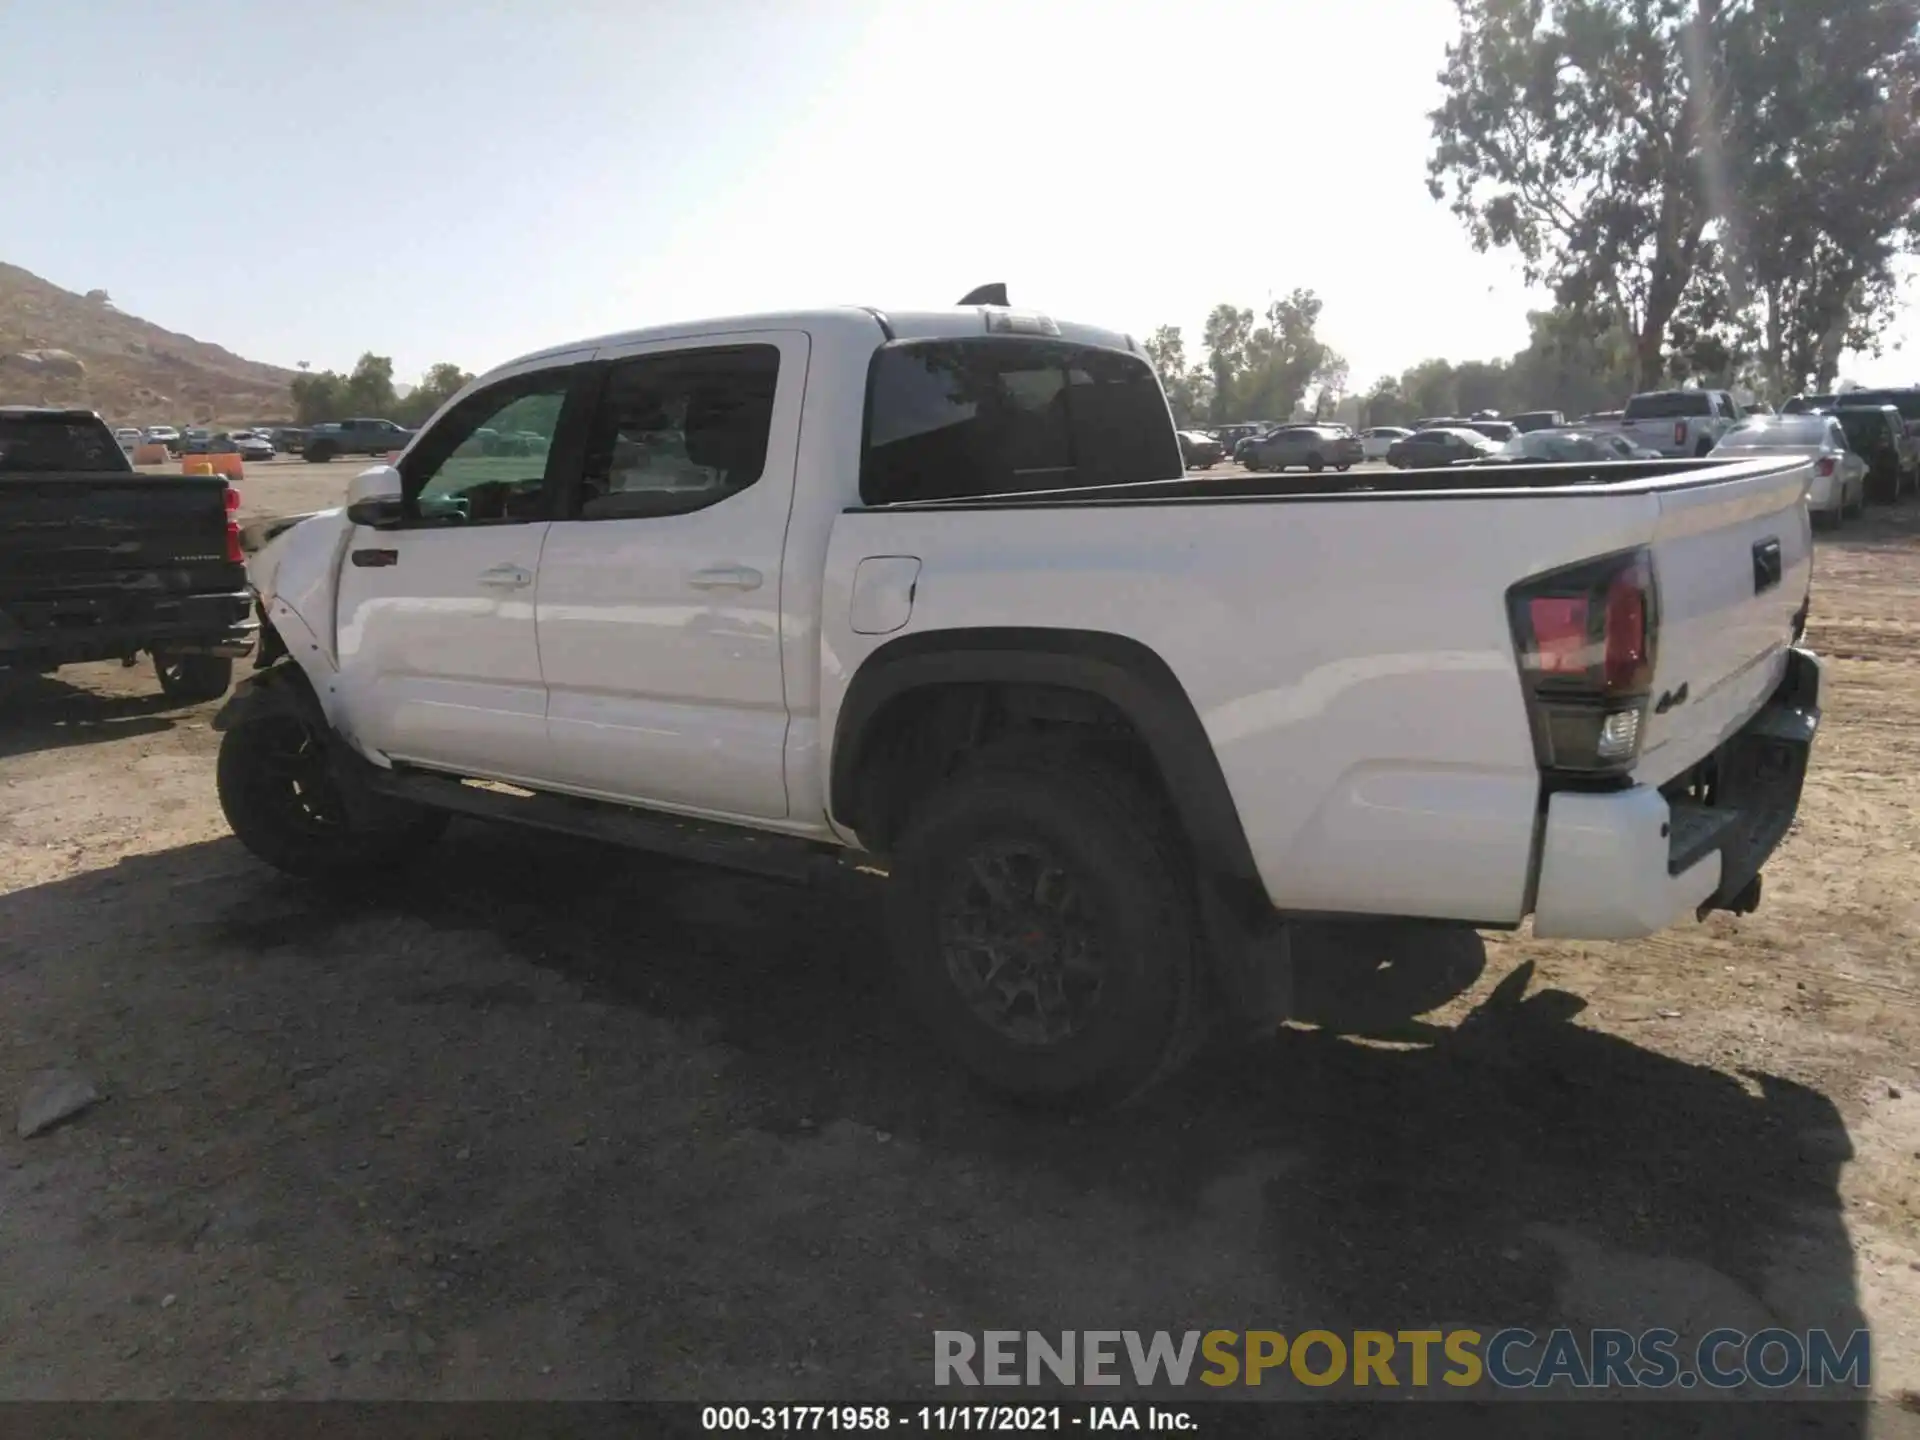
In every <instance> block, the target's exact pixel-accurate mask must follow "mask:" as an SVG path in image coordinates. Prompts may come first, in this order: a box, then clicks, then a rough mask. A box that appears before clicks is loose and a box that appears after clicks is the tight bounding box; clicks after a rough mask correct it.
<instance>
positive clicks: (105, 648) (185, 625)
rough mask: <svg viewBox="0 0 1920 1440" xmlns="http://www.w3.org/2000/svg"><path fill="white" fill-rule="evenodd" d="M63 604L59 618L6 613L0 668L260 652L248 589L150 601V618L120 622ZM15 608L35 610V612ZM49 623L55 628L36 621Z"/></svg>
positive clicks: (0, 621)
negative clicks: (165, 654) (148, 655)
mask: <svg viewBox="0 0 1920 1440" xmlns="http://www.w3.org/2000/svg"><path fill="white" fill-rule="evenodd" d="M49 603H53V602H49ZM58 603H59V607H60V610H61V613H60V615H59V616H57V617H47V616H39V615H36V614H33V613H23V614H20V615H9V614H8V613H7V612H6V611H4V610H0V669H19V670H35V669H40V670H44V669H50V668H52V667H53V666H55V665H78V664H81V663H83V662H86V661H89V660H117V659H120V658H122V657H123V656H127V655H132V654H134V653H135V652H136V651H141V650H153V649H155V648H160V649H165V650H170V651H172V652H174V653H175V654H180V655H226V656H232V657H234V658H238V657H240V656H242V655H246V654H248V653H249V652H250V651H251V650H252V649H253V644H254V641H255V640H256V639H257V638H258V637H259V634H260V621H259V619H258V618H257V617H256V616H255V614H254V607H253V595H252V592H250V591H247V590H236V591H233V592H231V593H228V592H219V593H214V594H199V595H178V596H169V597H166V598H164V599H160V598H156V599H154V600H152V601H150V602H143V604H144V605H145V608H146V611H147V613H145V614H140V615H134V616H124V615H123V616H120V617H111V616H108V615H104V614H102V615H94V616H89V615H88V614H86V613H84V611H83V610H79V609H76V608H75V604H76V602H58ZM15 608H18V609H20V610H22V611H29V612H30V611H32V610H33V609H34V608H35V607H34V606H33V605H32V604H31V603H27V604H23V605H21V606H18V607H15ZM49 619H51V620H52V621H53V622H54V623H45V624H37V623H34V622H35V621H36V620H49ZM23 622H24V623H23Z"/></svg>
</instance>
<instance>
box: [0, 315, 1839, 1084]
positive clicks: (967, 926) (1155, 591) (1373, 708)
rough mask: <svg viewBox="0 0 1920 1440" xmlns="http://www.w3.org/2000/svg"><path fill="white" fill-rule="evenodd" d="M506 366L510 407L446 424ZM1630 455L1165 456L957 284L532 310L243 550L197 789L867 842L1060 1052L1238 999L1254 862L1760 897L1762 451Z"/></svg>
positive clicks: (979, 987) (1146, 1038)
mask: <svg viewBox="0 0 1920 1440" xmlns="http://www.w3.org/2000/svg"><path fill="white" fill-rule="evenodd" d="M1062 394H1065V395H1067V396H1068V397H1069V399H1070V401H1071V403H1068V404H1058V403H1055V400H1056V398H1057V397H1059V396H1060V395H1062ZM982 395H990V396H993V397H995V403H994V404H992V405H984V404H981V403H979V398H978V397H980V396H982ZM529 412H537V413H539V414H542V415H553V414H556V413H557V414H559V415H560V416H562V417H563V418H562V420H561V423H560V429H559V431H558V433H556V434H555V435H554V437H553V441H552V444H551V447H550V449H549V450H548V451H547V453H546V454H543V455H541V456H538V457H529V459H528V463H526V464H524V465H519V466H515V465H511V464H506V463H502V462H501V461H500V460H497V459H489V458H486V457H478V456H473V455H471V453H470V451H469V448H468V446H467V442H468V440H469V439H470V438H471V437H472V435H473V434H474V433H475V432H476V431H477V430H478V429H479V428H481V427H483V426H484V427H488V428H493V429H496V430H499V431H501V432H503V433H507V432H519V431H523V430H527V429H530V428H536V427H534V426H532V425H530V424H529V423H528V416H529ZM1403 443H1404V442H1403ZM629 454H631V455H632V457H633V458H631V459H630V460H629V459H623V458H622V457H623V455H629ZM640 454H645V455H647V456H650V457H652V459H650V460H649V461H648V462H647V463H645V464H642V463H640V459H639V458H638V457H639V455H640ZM1626 468H1629V469H1633V470H1635V472H1636V473H1634V474H1633V475H1632V476H1631V478H1628V479H1624V480H1622V481H1620V482H1618V483H1606V482H1600V483H1595V481H1594V479H1593V477H1592V475H1591V473H1590V472H1586V471H1583V470H1581V469H1580V468H1579V467H1575V468H1573V469H1572V470H1570V471H1562V470H1560V469H1558V468H1556V467H1549V466H1540V467H1528V466H1524V465H1516V466H1511V467H1507V468H1506V469H1505V470H1503V471H1502V472H1501V473H1499V474H1498V475H1494V474H1492V473H1491V472H1489V471H1486V470H1480V469H1475V468H1466V469H1461V470H1458V471H1451V472H1440V473H1436V474H1433V475H1430V476H1418V477H1393V476H1381V475H1369V476H1366V477H1353V476H1337V475H1324V476H1320V477H1312V478H1308V477H1284V478H1274V479H1271V480H1262V479H1260V478H1258V477H1255V478H1253V479H1251V480H1249V479H1247V478H1243V477H1234V478H1232V479H1219V478H1215V477H1210V476H1209V477H1202V476H1193V475H1188V474H1186V473H1185V472H1184V470H1183V467H1182V464H1181V456H1180V449H1179V445H1178V443H1177V441H1176V439H1175V435H1174V429H1173V425H1172V423H1171V421H1170V419H1169V416H1168V413H1167V406H1166V401H1165V399H1164V397H1163V395H1162V393H1161V390H1160V387H1159V384H1158V382H1157V380H1156V379H1155V376H1154V373H1153V371H1152V369H1151V367H1150V366H1148V365H1147V363H1146V362H1145V361H1144V360H1142V359H1141V358H1140V356H1139V355H1138V354H1136V353H1134V350H1133V347H1132V346H1131V345H1130V342H1129V341H1128V340H1127V339H1126V337H1125V336H1124V335H1121V334H1119V333H1117V332H1112V331H1108V330H1104V329H1098V328H1094V327H1090V326H1082V325H1075V324H1071V323H1068V322H1064V321H1055V320H1052V319H1049V318H1047V317H1041V316H1035V315H1033V314H1031V312H1010V311H1007V310H1006V309H1005V308H1004V307H999V306H992V305H988V306H980V305H972V306H966V307H961V308H958V309H954V310H949V311H934V312H923V313H901V312H899V311H889V312H886V313H882V312H879V311H870V310H861V309H852V308H849V309H842V310H831V311H813V312H803V313H787V314H782V315H774V316H767V317H764V318H763V319H757V320H756V319H744V320H743V319H739V318H734V319H731V320H726V321H716V322H713V323H711V324H709V325H702V324H700V323H692V324H685V323H683V324H677V325H674V326H671V327H663V328H661V329H657V330H649V331H639V332H635V333H631V334H627V335H617V336H611V337H602V338H600V339H597V340H588V341H583V342H581V343H579V344H577V345H572V346H564V347H560V348H556V349H550V350H544V351H541V352H538V353H536V354H533V355H529V356H527V357H525V358H523V359H521V360H518V361H514V362H512V363H510V364H508V365H506V366H503V367H501V368H500V369H498V370H496V371H494V372H493V373H491V374H489V375H487V376H485V377H483V378H481V379H479V380H477V381H475V382H474V383H473V384H471V385H470V386H469V387H468V388H467V389H466V390H465V391H464V392H463V393H462V394H461V395H460V396H458V397H456V399H455V400H454V401H453V402H452V404H451V405H450V406H449V407H448V408H447V409H445V410H444V411H442V412H441V414H440V415H439V416H438V418H437V419H436V420H435V421H434V422H433V424H432V425H431V426H430V427H429V428H428V429H427V430H426V431H425V432H424V433H423V434H421V435H420V437H419V438H418V439H417V440H416V441H415V443H414V444H413V445H412V446H411V447H409V449H408V450H407V452H406V453H405V454H404V455H402V456H401V457H400V458H399V460H398V462H397V464H393V465H376V466H373V467H370V468H368V469H367V470H365V471H364V472H363V473H361V474H359V475H357V476H355V477H354V478H353V480H352V481H351V482H350V483H349V486H348V503H347V505H346V506H345V507H344V508H343V509H339V510H332V511H327V512H323V513H322V514H320V515H317V516H315V517H313V518H310V519H307V520H305V521H303V522H301V523H299V524H295V525H293V526H292V527H291V528H290V529H287V530H285V531H284V533H282V534H280V535H278V536H277V537H276V538H274V539H273V540H271V541H270V542H268V544H267V545H266V547H265V548H264V549H262V550H261V551H259V552H258V553H257V554H256V555H255V556H254V558H253V562H252V567H251V573H252V582H253V585H254V587H255V589H256V591H257V592H258V595H259V601H260V607H261V612H262V614H263V615H264V617H265V619H266V624H267V627H268V628H267V630H266V632H265V633H264V635H263V642H262V650H261V654H260V665H261V667H262V668H261V669H260V671H259V673H258V674H256V675H255V676H254V677H252V678H251V679H249V680H248V681H247V682H246V683H245V684H244V685H243V686H242V687H241V688H240V689H239V691H238V692H237V693H236V695H235V696H234V698H233V700H232V701H231V702H230V703H229V704H228V705H227V706H226V707H225V708H224V709H223V710H222V711H221V713H220V715H219V716H218V718H217V719H216V721H215V726H216V729H217V730H218V731H219V732H220V733H221V737H222V738H221V743H220V753H219V758H218V764H217V776H218V787H219V795H220V800H221V804H222V806H223V809H224V811H225V813H226V815H227V817H228V820H229V822H230V823H231V825H232V827H233V829H234V832H235V834H236V835H237V836H238V837H239V838H240V840H241V842H242V843H243V844H244V845H246V846H247V847H248V848H249V849H251V850H252V851H253V852H254V853H255V854H256V855H258V856H260V857H261V858H263V859H265V860H266V861H268V862H269V863H271V864H273V865H275V866H277V867H279V868H280V869H282V870H285V871H288V872H291V873H293V874H297V875H306V876H318V877H328V878H331V879H333V880H334V881H336V882H343V883H351V880H352V877H355V876H360V877H367V876H374V877H378V881H379V883H381V884H383V885H384V886H387V887H388V889H389V893H391V888H390V882H391V877H392V872H393V871H394V870H395V868H396V867H398V866H400V865H402V864H403V863H404V862H406V861H408V860H410V859H412V858H414V857H415V856H417V855H418V854H419V853H420V852H421V851H422V850H423V849H424V848H425V847H426V846H427V845H428V844H430V843H431V841H432V840H433V839H434V837H435V836H436V835H437V834H438V833H439V832H440V830H441V829H442V828H443V826H444V823H445V817H446V816H447V815H448V814H450V813H455V812H458V813H463V814H472V815H481V816H486V817H490V818H493V819H497V820H504V821H508V822H519V823H522V824H526V825H529V826H532V827H536V828H545V829H550V830H559V831H566V832H572V833H576V834H581V835H591V836H593V837H595V838H596V839H597V840H598V841H599V842H600V843H603V844H606V843H626V844H632V845H636V846H640V847H643V848H651V849H658V850H663V851H665V852H667V853H670V854H675V855H678V856H680V857H682V858H683V859H693V858H699V859H704V860H708V861H716V862H720V863H725V864H732V865H735V866H739V867H742V868H745V869H749V870H753V871H756V872H758V873H762V874H772V875H778V876H782V877H785V878H788V879H801V878H805V877H807V876H809V875H811V874H813V873H815V872H816V871H818V870H819V869H820V868H821V867H823V866H828V865H832V864H833V863H835V861H836V860H837V859H844V860H851V861H853V862H856V863H859V864H861V865H863V866H865V867H868V868H870V869H874V870H881V871H884V872H885V875H886V879H885V890H884V905H885V916H886V925H887V932H888V935H889V949H890V951H891V954H892V958H893V963H894V966H895V968H896V972H897V975H898V977H899V980H900V983H901V984H902V986H903V988H904V990H905V992H906V994H907V995H908V996H909V998H910V999H911V1000H912V1002H913V1004H914V1006H915V1008H916V1009H917V1010H918V1011H919V1013H920V1014H921V1016H922V1017H923V1019H924V1020H925V1022H926V1024H927V1025H928V1026H929V1027H930V1028H931V1029H932V1031H933V1032H934V1033H935V1034H936V1035H937V1036H938V1037H939V1038H940V1039H941V1040H942V1041H943V1042H944V1044H945V1045H946V1047H947V1048H948V1049H949V1050H950V1051H951V1052H952V1053H953V1054H954V1055H956V1056H957V1057H958V1058H959V1059H960V1060H961V1061H962V1063H964V1064H965V1065H966V1066H967V1067H968V1068H970V1069H971V1070H972V1071H973V1072H974V1073H975V1074H976V1075H978V1076H980V1077H981V1078H982V1079H984V1080H985V1081H987V1082H988V1083H989V1084H991V1085H993V1086H995V1087H997V1088H1000V1089H1002V1090H1005V1091H1008V1092H1011V1093H1014V1094H1016V1095H1020V1096H1024V1097H1029V1098H1044V1099H1046V1100H1048V1101H1050V1102H1055V1103H1074V1104H1098V1103H1105V1102H1109V1101H1113V1100H1116V1099H1119V1098H1122V1097H1126V1096H1129V1095H1132V1094H1135V1093H1138V1092H1139V1091H1140V1090H1142V1089H1144V1088H1145V1087H1147V1086H1148V1085H1150V1084H1151V1083H1153V1082H1155V1081H1156V1080H1159V1079H1161V1078H1164V1077H1165V1076H1166V1075H1167V1074H1169V1073H1171V1072H1172V1071H1173V1070H1175V1069H1177V1067H1178V1065H1179V1063H1180V1061H1181V1060H1182V1059H1183V1058H1184V1057H1185V1056H1186V1055H1187V1054H1189V1053H1191V1052H1192V1051H1193V1050H1195V1049H1196V1048H1197V1046H1198V1042H1199V1040H1200V1038H1201V1036H1202V1035H1203V1033H1204V1028H1205V1026H1206V1025H1207V1024H1208V1023H1209V1022H1210V1019H1211V1018H1212V1017H1216V1016H1225V1017H1228V1018H1229V1019H1230V1020H1231V1021H1232V1023H1234V1024H1235V1025H1241V1024H1245V1023H1247V1022H1249V1021H1252V1022H1256V1023H1259V1024H1261V1025H1271V1024H1272V1023H1273V1022H1274V1021H1275V1020H1276V1018H1277V1017H1279V1016H1282V1015H1284V1014H1285V1013H1286V1008H1287V997H1288V995H1289V994H1290V993H1291V988H1292V987H1291V983H1290V979H1289V976H1290V970H1289V965H1290V960H1289V958H1288V957H1289V952H1288V949H1287V945H1286V936H1287V934H1288V930H1287V925H1288V923H1289V922H1288V917H1289V916H1290V915H1292V914H1295V913H1298V912H1306V911H1311V912H1317V913H1321V914H1329V913H1331V914H1366V915H1375V916H1406V917H1427V918H1432V919H1436V920H1444V921H1447V922H1451V923H1457V924H1461V925H1482V926H1485V925H1494V926H1512V925H1515V924H1518V923H1520V922H1521V920H1522V919H1523V918H1524V917H1525V916H1526V915H1527V914H1529V913H1531V914H1532V916H1533V933H1535V934H1536V935H1539V936H1541V937H1556V936H1557V937H1569V936H1571V937H1586V938H1619V937H1627V936H1637V935H1643V934H1646V933H1649V932H1651V931H1655V930H1658V929H1661V928H1663V927H1665V926H1667V925H1670V924H1674V923H1678V922H1683V921H1687V920H1691V919H1692V918H1693V917H1694V916H1695V915H1696V914H1704V913H1706V912H1708V911H1712V910H1717V909H1721V910H1724V909H1731V910H1734V911H1739V912H1742V913H1744V912H1746V911H1749V910H1751V909H1753V908H1754V906H1756V905H1757V904H1758V903H1759V898H1760V886H1759V875H1760V871H1761V867H1762V866H1763V865H1764V864H1765V863H1766V861H1767V858H1768V856H1769V855H1770V854H1771V852H1772V851H1773V849H1774V847H1775V846H1776V845H1777V844H1778V843H1779V841H1780V839H1781V837H1782V836H1784V835H1785V833H1786V831H1787V828H1788V826H1789V824H1790V823H1791V821H1792V819H1793V816H1794V812H1795V809H1796V807H1797V805H1798V802H1799V795H1800V789H1801V781H1802V778H1803V776H1804V773H1805V766H1806V760H1807V756H1808V752H1809V748H1810V744H1811V738H1812V735H1813V733H1814V728H1815V725H1816V723H1817V717H1818V709H1819V690H1820V665H1819V662H1818V661H1817V660H1816V659H1815V658H1813V657H1812V656H1811V655H1810V654H1808V653H1807V652H1806V651H1804V650H1801V649H1798V648H1796V646H1795V641H1796V638H1797V636H1798V634H1799V630H1800V626H1801V623H1802V621H1803V618H1804V616H1805V614H1806V609H1807V603H1808V594H1809V585H1810V578H1811V574H1812V566H1811V546H1810V542H1809V534H1808V528H1807V520H1806V507H1805V503H1804V496H1805V489H1806V465H1805V464H1804V463H1803V462H1798V461H1795V460H1793V459H1792V458H1784V459H1783V458H1777V457H1776V458H1770V459H1763V460H1759V461H1756V462H1754V463H1750V464H1746V465H1732V466H1724V467H1715V468H1714V469H1713V473H1712V476H1711V480H1710V481H1705V480H1703V478H1702V474H1701V472H1700V470H1699V469H1698V468H1697V467H1693V466H1679V465H1665V464H1660V463H1654V464H1650V465H1648V466H1645V467H1626ZM1569 482H1572V483H1573V484H1574V485H1577V497H1576V494H1575V492H1574V491H1573V490H1571V489H1563V488H1562V487H1563V486H1567V485H1568V484H1569ZM1423 490H1431V491H1432V492H1434V493H1432V494H1430V495H1429V494H1422V493H1408V492H1418V491H1423ZM1516 490H1520V491H1524V492H1525V498H1524V499H1518V500H1516V499H1514V498H1512V497H1513V492H1514V491H1516ZM1335 494H1338V495H1340V496H1341V497H1342V503H1339V504H1326V503H1323V502H1324V500H1325V498H1326V497H1328V496H1331V495H1335ZM556 517H563V518H556ZM1383 571H1390V572H1391V583H1388V584H1383V581H1382V578H1381V577H1382V572H1383ZM0 573H5V572H4V571H0ZM1656 593H1657V595H1658V598H1659V603H1658V604H1657V605H1656V604H1655V603H1654V599H1655V595H1656ZM1409 596H1417V603H1408V601H1409ZM1309 607H1310V608H1311V612H1312V615H1313V617H1314V618H1313V621H1312V623H1311V624H1305V623H1302V624H1292V623H1262V621H1261V617H1274V616H1283V617H1284V616H1285V615H1287V614H1288V613H1290V612H1292V611H1295V610H1299V611H1303V612H1304V611H1305V610H1306V609H1307V608H1309ZM1221 616H1238V617H1241V618H1242V619H1243V620H1245V621H1246V623H1245V624H1241V625H1236V626H1232V627H1223V626H1221V625H1220V624H1219V623H1218V620H1219V618H1220V617H1221ZM1383 658H1384V659H1388V660H1390V661H1391V663H1390V664H1383V663H1381V662H1382V660H1383ZM1306 677H1311V681H1312V683H1311V687H1310V689H1311V693H1305V692H1302V691H1301V689H1300V686H1301V685H1302V683H1303V679H1304V678H1306ZM1688 690H1691V691H1692V692H1693V694H1694V695H1695V696H1696V697H1698V698H1697V699H1696V701H1695V702H1694V703H1690V704H1677V703H1675V699H1674V697H1675V696H1676V694H1684V693H1685V692H1686V691H1688ZM1303 702H1304V703H1303ZM1203 717H1204V718H1203ZM469 781H478V782H483V783H479V784H470V783H467V782H469ZM822 983H832V982H827V981H823V982H822Z"/></svg>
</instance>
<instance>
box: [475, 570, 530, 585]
mask: <svg viewBox="0 0 1920 1440" xmlns="http://www.w3.org/2000/svg"><path fill="white" fill-rule="evenodd" d="M480 583H481V584H482V585H485V586H486V587H487V588H488V589H489V590H524V589H525V588H526V587H527V586H529V585H531V584H532V583H533V574H532V572H530V571H527V570H522V569H521V568H520V567H519V566H518V565H496V566H494V567H493V568H492V569H491V570H482V571H481V572H480Z"/></svg>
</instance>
